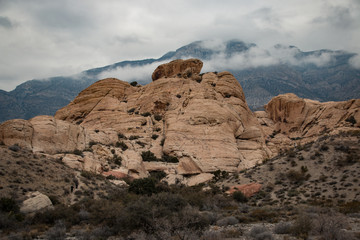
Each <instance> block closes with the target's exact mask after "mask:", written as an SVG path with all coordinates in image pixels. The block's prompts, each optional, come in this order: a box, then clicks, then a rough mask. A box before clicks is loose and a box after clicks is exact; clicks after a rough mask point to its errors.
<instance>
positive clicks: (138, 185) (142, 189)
mask: <svg viewBox="0 0 360 240" xmlns="http://www.w3.org/2000/svg"><path fill="white" fill-rule="evenodd" d="M129 192H132V193H135V194H140V195H148V196H150V195H151V194H153V193H156V186H155V180H154V179H152V178H140V179H135V180H134V181H132V182H131V183H130V186H129Z"/></svg>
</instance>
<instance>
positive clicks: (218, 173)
mask: <svg viewBox="0 0 360 240" xmlns="http://www.w3.org/2000/svg"><path fill="white" fill-rule="evenodd" d="M213 174H214V177H213V180H214V181H219V180H220V179H223V178H228V177H229V173H228V172H226V171H221V170H216V171H215V172H213Z"/></svg>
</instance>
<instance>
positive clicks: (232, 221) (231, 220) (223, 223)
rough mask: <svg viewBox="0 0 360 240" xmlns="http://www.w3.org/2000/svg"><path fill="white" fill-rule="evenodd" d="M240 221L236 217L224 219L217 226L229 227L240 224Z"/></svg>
mask: <svg viewBox="0 0 360 240" xmlns="http://www.w3.org/2000/svg"><path fill="white" fill-rule="evenodd" d="M238 223H239V220H237V219H236V217H234V216H229V217H224V218H222V219H220V220H218V221H217V222H216V225H217V226H228V225H235V224H238Z"/></svg>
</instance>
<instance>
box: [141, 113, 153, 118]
mask: <svg viewBox="0 0 360 240" xmlns="http://www.w3.org/2000/svg"><path fill="white" fill-rule="evenodd" d="M141 116H143V117H149V116H151V113H150V112H144V113H142V114H141Z"/></svg>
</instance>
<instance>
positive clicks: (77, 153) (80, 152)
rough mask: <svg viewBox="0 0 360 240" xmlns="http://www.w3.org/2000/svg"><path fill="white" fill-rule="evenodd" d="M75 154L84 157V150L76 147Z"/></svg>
mask: <svg viewBox="0 0 360 240" xmlns="http://www.w3.org/2000/svg"><path fill="white" fill-rule="evenodd" d="M73 154H75V155H78V156H81V157H84V154H83V152H82V151H81V150H79V149H75V150H74V152H73Z"/></svg>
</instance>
